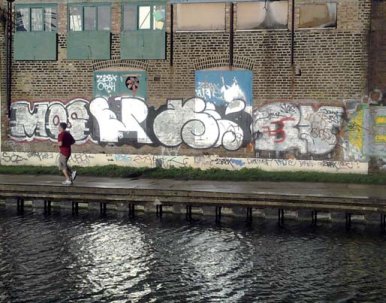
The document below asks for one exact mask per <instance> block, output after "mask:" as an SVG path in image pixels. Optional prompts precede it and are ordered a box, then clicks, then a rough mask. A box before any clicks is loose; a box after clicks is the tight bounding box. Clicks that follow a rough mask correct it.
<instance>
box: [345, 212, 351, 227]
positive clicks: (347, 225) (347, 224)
mask: <svg viewBox="0 0 386 303" xmlns="http://www.w3.org/2000/svg"><path fill="white" fill-rule="evenodd" d="M350 227H351V213H346V228H350Z"/></svg>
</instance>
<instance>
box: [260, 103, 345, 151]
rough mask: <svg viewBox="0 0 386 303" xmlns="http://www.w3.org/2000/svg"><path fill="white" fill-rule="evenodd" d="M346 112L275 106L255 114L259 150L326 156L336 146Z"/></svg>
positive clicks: (341, 109)
mask: <svg viewBox="0 0 386 303" xmlns="http://www.w3.org/2000/svg"><path fill="white" fill-rule="evenodd" d="M343 112H344V111H343V108H341V107H332V106H322V107H320V108H319V109H318V110H317V111H315V110H314V108H313V107H312V106H310V105H300V106H296V105H294V104H291V103H272V104H268V105H265V106H263V107H261V108H259V109H257V110H255V111H254V112H253V132H254V133H253V136H254V138H255V140H256V141H255V148H256V150H267V151H287V150H298V151H299V152H300V153H301V154H306V153H309V154H325V153H328V152H330V151H331V150H333V149H334V148H335V146H336V144H337V133H338V131H339V129H340V128H341V123H342V115H343Z"/></svg>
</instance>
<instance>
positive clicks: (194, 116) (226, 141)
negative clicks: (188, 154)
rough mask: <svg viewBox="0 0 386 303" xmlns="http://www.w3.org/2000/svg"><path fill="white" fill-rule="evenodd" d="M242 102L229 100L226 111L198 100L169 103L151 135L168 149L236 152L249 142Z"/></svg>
mask: <svg viewBox="0 0 386 303" xmlns="http://www.w3.org/2000/svg"><path fill="white" fill-rule="evenodd" d="M245 108H246V104H245V102H244V101H243V100H233V101H231V102H230V103H229V104H228V105H227V106H226V107H225V111H222V108H221V107H220V108H218V107H217V108H216V106H215V105H214V104H213V103H209V102H205V100H204V99H201V98H198V97H196V98H191V99H189V100H187V101H185V103H183V102H182V100H169V101H168V104H167V108H166V110H164V111H162V112H161V113H159V115H157V117H156V118H155V120H154V134H155V136H156V137H157V139H158V140H159V141H160V142H161V143H162V144H163V145H164V146H168V147H174V146H178V145H180V144H181V143H185V144H186V145H188V146H190V147H192V148H210V147H219V146H223V147H224V148H225V149H228V150H238V149H239V148H240V147H241V146H245V145H246V144H248V143H249V142H250V138H251V131H250V125H251V122H252V119H251V116H250V114H248V113H247V112H246V111H245Z"/></svg>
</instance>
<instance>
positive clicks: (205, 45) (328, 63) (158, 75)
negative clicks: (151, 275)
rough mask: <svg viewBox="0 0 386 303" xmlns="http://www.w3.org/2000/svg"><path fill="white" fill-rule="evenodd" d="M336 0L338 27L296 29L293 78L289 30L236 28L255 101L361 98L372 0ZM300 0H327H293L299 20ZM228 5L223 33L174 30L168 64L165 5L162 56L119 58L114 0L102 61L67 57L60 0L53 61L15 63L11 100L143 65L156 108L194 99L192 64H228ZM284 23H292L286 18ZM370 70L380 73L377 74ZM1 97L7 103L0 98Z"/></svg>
mask: <svg viewBox="0 0 386 303" xmlns="http://www.w3.org/2000/svg"><path fill="white" fill-rule="evenodd" d="M2 2H3V7H6V1H5V0H3V1H2ZM18 2H20V3H28V2H29V1H28V0H23V1H17V0H16V1H15V3H16V4H17V3H18ZM35 2H36V1H31V3H35ZM290 2H291V1H290ZM336 2H337V3H338V27H337V28H336V29H320V30H318V29H313V30H301V29H299V30H297V31H296V34H295V48H294V51H295V65H296V66H298V67H299V68H300V69H301V76H295V75H294V70H293V68H292V66H291V33H290V31H287V30H277V31H274V30H270V31H249V32H248V31H246V32H235V37H234V62H235V66H236V67H240V68H247V69H251V70H252V71H253V76H254V79H253V98H254V106H258V105H260V104H262V103H263V102H264V101H266V100H279V99H280V100H304V99H307V100H310V99H312V100H317V101H319V102H320V103H321V104H337V103H339V102H341V101H342V100H343V99H349V98H361V97H362V96H363V95H365V94H366V93H367V70H368V59H367V58H368V42H367V41H368V29H369V26H370V10H371V0H337V1H336ZM304 3H326V1H323V0H311V1H310V0H296V10H295V15H296V17H295V20H296V21H298V19H299V6H300V5H302V4H304ZM384 4H385V3H384V2H383V3H382V2H381V3H379V5H384ZM235 7H237V6H235ZM229 8H230V4H227V12H228V13H227V20H226V23H227V24H226V31H225V32H223V33H213V32H212V33H208V32H207V33H205V32H201V33H174V50H173V56H174V64H173V66H171V65H170V62H169V60H170V6H169V5H168V7H167V27H166V28H167V53H166V60H143V61H138V60H119V45H120V41H119V33H120V28H121V24H120V21H121V17H120V13H121V12H120V11H121V5H120V4H119V3H118V2H113V6H112V14H113V15H112V20H113V24H112V46H111V51H112V53H111V55H112V56H111V57H112V60H111V61H108V62H100V61H92V60H90V61H75V60H67V59H66V56H67V51H66V36H67V15H66V13H67V5H66V4H63V3H61V4H59V5H58V12H59V20H58V60H57V61H51V62H50V61H17V62H13V71H14V72H13V78H12V100H13V101H18V100H28V101H41V100H62V101H67V100H71V99H73V98H75V97H82V98H86V99H88V100H90V99H91V98H92V83H93V82H92V79H93V71H94V70H95V69H98V68H99V67H100V66H102V65H103V66H119V67H123V68H127V69H130V68H133V67H136V68H138V67H139V68H143V69H145V70H146V71H147V72H148V100H147V102H148V104H149V105H152V106H154V107H155V108H158V107H159V106H161V105H164V104H165V103H166V100H167V99H170V98H188V97H192V96H193V95H194V86H195V83H194V76H195V70H196V69H200V68H212V67H219V66H227V65H228V63H229V62H228V58H229V26H230V20H229ZM290 12H291V5H290V7H289V16H291V14H290ZM296 24H297V23H296ZM289 28H291V18H290V17H289ZM3 33H4V31H1V32H0V46H1V47H2V50H3V49H4V48H3V44H1V43H2V41H3V40H4V37H3V36H2V35H3ZM2 54H3V53H2ZM1 59H2V60H1V67H2V69H3V70H4V56H3V55H2V58H1ZM3 73H4V72H3ZM374 75H378V72H376V73H374ZM3 79H4V78H3ZM3 87H4V85H3V83H2V88H3ZM3 91H4V90H3V89H2V92H3ZM2 100H3V102H2V104H3V106H4V99H2ZM3 108H4V107H3ZM3 113H4V111H3ZM3 121H4V120H3ZM5 121H7V120H5ZM2 138H3V140H4V141H7V140H8V138H7V128H4V127H3V128H2ZM7 149H10V147H8V146H7V145H6V144H3V150H7ZM12 149H14V150H25V149H27V150H31V151H54V150H55V147H53V146H52V144H50V143H47V142H30V143H28V145H26V144H19V145H13V146H12ZM77 151H88V152H106V153H115V152H122V153H149V152H150V153H155V154H159V153H160V152H161V148H160V147H154V148H153V147H151V146H144V147H141V148H140V149H136V148H135V147H132V146H120V147H109V146H105V147H103V146H100V145H97V144H94V143H86V144H83V145H80V146H78V147H77ZM181 151H182V152H183V153H186V154H191V155H192V154H193V155H194V154H202V153H215V154H219V155H229V154H231V155H232V156H253V155H254V154H253V152H252V151H250V150H249V151H247V149H246V148H242V149H240V150H238V151H237V152H231V153H230V152H228V151H225V150H223V149H222V148H216V149H215V150H211V151H204V152H203V151H202V150H194V149H191V148H187V147H185V146H182V148H181Z"/></svg>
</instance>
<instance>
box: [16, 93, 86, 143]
mask: <svg viewBox="0 0 386 303" xmlns="http://www.w3.org/2000/svg"><path fill="white" fill-rule="evenodd" d="M88 105H89V102H88V101H86V100H84V99H74V100H72V101H70V102H68V103H67V104H64V103H62V102H59V101H53V102H35V103H30V102H27V101H18V102H14V103H12V105H11V118H10V132H11V137H12V138H13V139H15V140H21V141H31V140H34V139H43V140H44V139H51V140H55V139H56V138H57V136H58V126H59V123H60V122H63V121H66V122H68V125H69V128H70V129H71V133H72V135H73V136H74V139H75V140H76V141H78V143H81V142H84V141H85V140H87V139H88V137H89V134H90V128H89V121H90V115H89V110H88Z"/></svg>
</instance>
